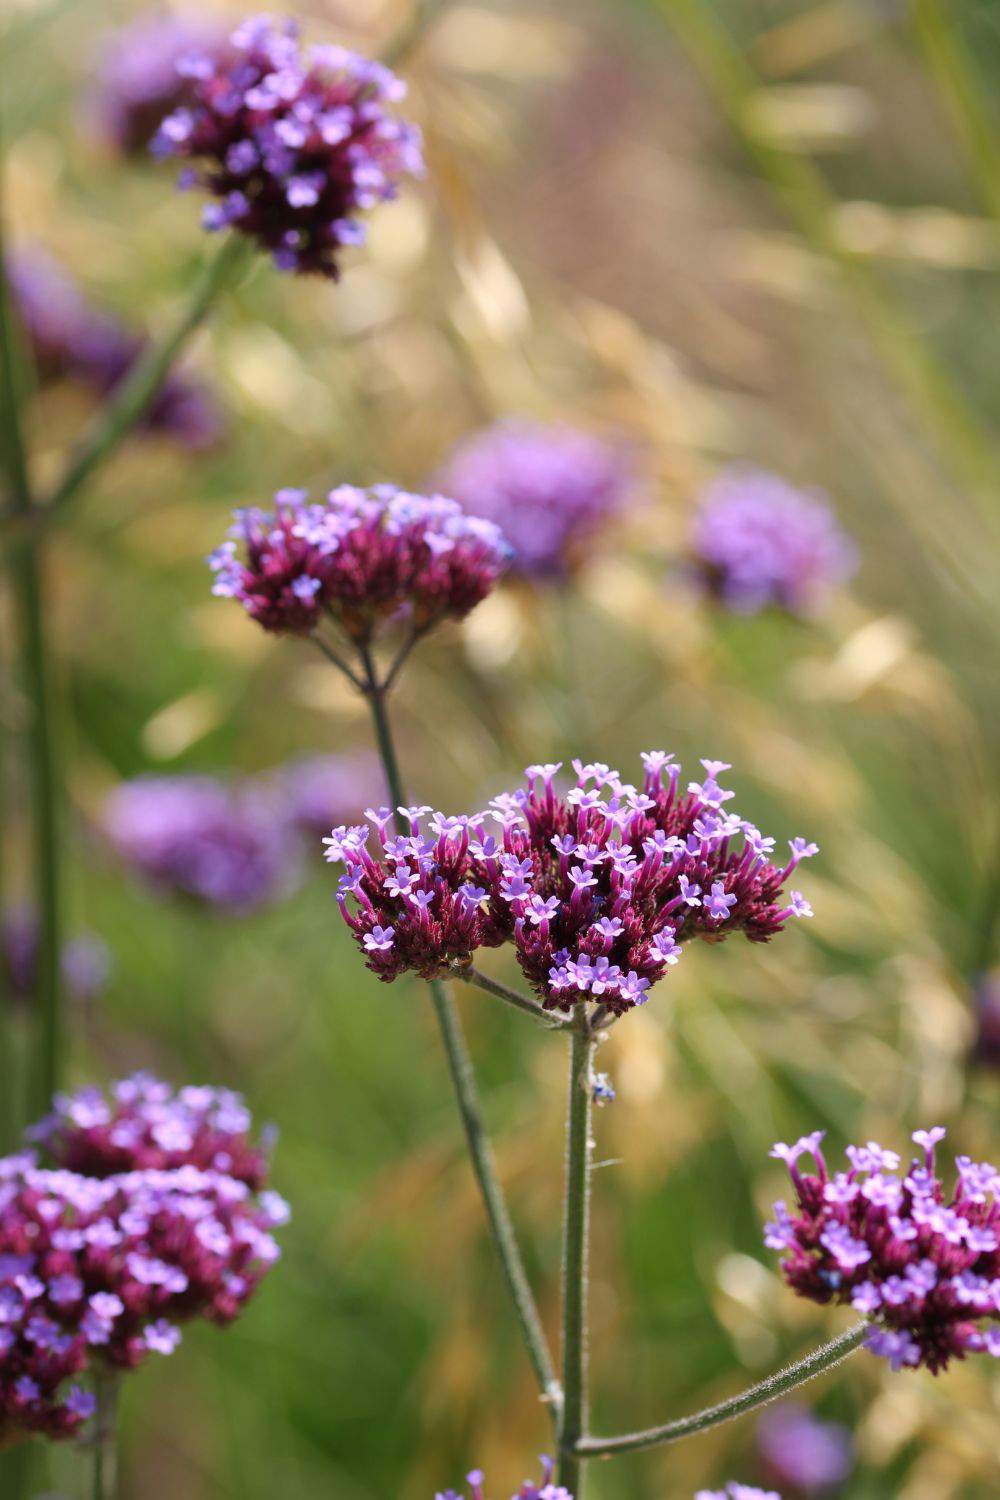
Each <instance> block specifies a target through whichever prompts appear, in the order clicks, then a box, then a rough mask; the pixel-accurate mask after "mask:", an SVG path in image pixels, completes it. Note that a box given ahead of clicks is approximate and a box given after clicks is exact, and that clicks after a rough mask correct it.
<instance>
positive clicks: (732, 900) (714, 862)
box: [325, 751, 818, 1015]
mask: <svg viewBox="0 0 1000 1500" xmlns="http://www.w3.org/2000/svg"><path fill="white" fill-rule="evenodd" d="M642 758H643V762H644V767H645V780H644V782H643V785H642V787H641V788H639V787H636V786H632V785H630V784H628V783H626V782H623V781H622V780H621V778H620V777H619V775H618V773H617V771H612V770H611V769H610V767H608V766H606V765H600V764H597V765H583V764H582V763H581V762H580V761H574V762H573V769H574V771H575V772H576V776H577V779H576V784H575V786H574V787H572V788H571V790H570V791H568V792H567V793H565V794H561V793H559V792H558V791H557V790H556V785H555V778H556V775H557V773H558V772H559V770H560V769H561V767H560V766H559V765H544V766H529V767H528V770H527V773H526V780H527V786H526V788H522V789H520V790H519V791H516V792H512V793H505V794H503V795H502V796H500V797H495V798H494V799H493V801H492V802H491V803H490V806H489V808H488V809H487V810H486V811H485V812H482V813H479V814H477V815H475V816H473V817H457V818H455V817H452V818H449V817H445V816H444V815H443V814H441V813H434V814H433V815H432V816H431V817H430V819H429V823H428V831H427V832H425V831H424V827H423V820H424V818H425V817H426V815H427V814H429V813H431V809H430V808H429V807H415V808H401V809H400V810H399V811H400V815H401V816H402V818H403V819H404V822H405V824H406V827H407V829H408V832H407V833H406V834H405V835H403V836H400V835H398V834H392V833H390V831H389V824H390V821H391V814H390V810H389V809H388V808H382V809H369V812H368V814H367V816H368V818H369V821H370V822H371V823H372V824H373V825H374V828H375V833H376V839H377V843H378V846H379V848H378V852H377V853H376V854H373V853H372V852H371V850H370V849H369V847H368V844H369V833H370V831H369V829H368V828H366V827H343V828H337V829H334V831H333V834H332V835H331V837H330V838H328V839H326V840H325V842H326V844H327V847H328V854H327V858H328V859H329V860H331V861H336V862H343V863H344V865H345V866H346V873H345V874H344V875H343V876H342V877H341V881H340V888H339V892H338V897H337V899H338V903H339V905H340V909H341V912H342V913H343V915H344V919H345V921H346V922H347V923H348V925H349V926H350V928H351V930H352V931H353V932H354V935H355V937H356V939H357V942H358V946H359V948H360V949H361V951H362V953H363V955H364V958H365V962H366V963H367V965H368V967H369V968H370V969H371V970H372V971H373V972H374V973H376V974H377V975H378V976H379V978H380V979H383V980H386V981H389V980H393V979H395V978H397V977H398V976H399V975H400V974H402V973H405V972H406V971H408V970H411V971H414V972H416V973H418V974H420V975H422V976H423V977H424V978H431V977H433V976H434V975H435V974H437V973H440V972H442V971H443V970H445V969H446V968H448V967H449V966H451V965H453V964H463V963H468V962H469V961H470V960H471V958H472V955H473V953H474V952H475V951H476V949H477V948H480V947H496V946H498V945H499V944H500V943H504V942H510V943H512V944H513V946H514V951H515V953H516V955H517V960H518V963H519V964H520V967H521V971H522V973H523V974H524V976H525V978H526V979H527V980H528V981H529V982H530V984H531V986H532V988H533V989H534V991H535V993H536V994H537V995H538V997H539V998H540V1000H541V1001H542V1003H543V1005H544V1006H545V1007H546V1008H547V1009H554V1010H563V1011H570V1010H572V1009H573V1007H574V1006H575V1005H577V1004H579V1003H583V1002H586V1001H592V1002H593V1003H594V1004H595V1005H600V1006H603V1007H605V1008H606V1009H607V1010H608V1011H610V1012H612V1013H613V1014H615V1015H620V1014H622V1013H624V1012H625V1011H627V1010H630V1009H631V1008H632V1007H633V1006H636V1005H642V1004H644V1003H645V1001H646V999H647V998H648V996H647V991H648V990H649V989H650V987H651V986H652V985H653V984H654V983H655V982H656V981H657V980H658V979H661V978H662V977H663V976H664V975H665V974H666V973H667V970H668V969H669V968H670V967H672V965H674V964H675V963H676V962H677V960H678V958H679V956H680V952H681V944H682V943H683V942H685V941H686V940H688V939H690V938H695V937H701V938H704V939H706V940H707V941H709V942H718V941H720V940H722V939H724V938H726V937H728V936H729V935H730V934H731V933H733V932H743V933H744V934H745V935H746V936H747V937H748V938H750V939H751V940H752V941H754V942H766V941H768V939H770V938H772V937H774V936H775V934H776V933H778V932H780V931H781V930H782V929H783V927H784V926H785V924H786V922H787V921H788V919H789V917H793V916H795V917H801V916H810V915H811V914H812V912H811V908H810V906H809V903H808V901H806V899H805V897H804V896H802V895H800V894H799V892H797V891H793V892H791V893H790V895H789V896H788V897H787V898H786V897H785V896H784V890H783V887H784V884H785V881H786V880H787V879H788V878H789V876H790V875H791V874H792V873H793V871H794V870H795V869H796V867H797V866H798V864H799V863H800V861H801V860H802V859H804V858H807V857H808V856H810V855H812V854H815V853H817V852H818V851H817V848H816V845H815V844H809V843H807V842H806V840H805V839H801V838H796V839H793V840H792V841H791V843H790V845H789V848H790V857H789V859H788V861H787V862H786V863H785V864H783V865H778V864H773V863H772V862H771V860H770V859H769V858H768V855H769V854H770V853H771V851H772V850H773V848H774V840H773V839H771V838H766V837H764V836H763V835H762V834H761V833H760V831H759V830H758V829H757V828H755V827H754V826H753V824H751V823H747V822H746V821H745V820H744V819H742V818H740V817H739V816H738V815H737V814H736V813H734V812H732V811H731V810H728V809H727V807H726V804H727V802H728V801H729V800H730V798H732V797H733V796H734V795H735V794H734V793H733V792H730V791H727V790H725V789H724V788H723V787H722V786H721V785H720V782H719V780H718V778H719V777H720V776H721V775H722V774H723V773H724V772H725V771H727V770H729V767H728V766H727V765H726V764H725V762H723V761H711V760H708V761H703V762H702V765H703V767H704V768H705V769H704V772H703V779H702V780H701V781H699V782H689V783H688V787H687V791H686V792H685V791H683V790H682V789H681V785H680V778H681V768H680V766H679V765H678V764H677V763H676V762H675V761H674V758H673V756H671V755H667V754H665V753H664V752H663V751H651V752H649V753H647V754H645V755H643V757H642ZM491 830H492V831H491Z"/></svg>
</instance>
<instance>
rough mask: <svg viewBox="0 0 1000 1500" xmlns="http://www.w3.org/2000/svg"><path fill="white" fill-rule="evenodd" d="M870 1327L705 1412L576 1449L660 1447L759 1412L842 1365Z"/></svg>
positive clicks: (590, 1453)
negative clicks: (807, 1382)
mask: <svg viewBox="0 0 1000 1500" xmlns="http://www.w3.org/2000/svg"><path fill="white" fill-rule="evenodd" d="M867 1326H868V1325H867V1324H865V1323H861V1324H859V1325H858V1327H856V1328H852V1329H851V1330H850V1331H849V1332H848V1333H842V1334H841V1335H840V1337H839V1338H836V1339H834V1340H833V1341H832V1342H831V1343H829V1344H824V1345H823V1347H822V1348H820V1349H814V1350H813V1352H812V1353H811V1354H807V1355H806V1357H805V1358H804V1359H800V1360H796V1362H795V1364H793V1365H789V1366H788V1367H787V1368H786V1369H784V1370H779V1371H778V1373H777V1374H776V1375H769V1376H768V1377H767V1379H766V1380H762V1381H761V1382H760V1384H759V1385H754V1386H751V1387H750V1389H749V1390H748V1391H743V1392H741V1394H740V1395H739V1396H732V1397H730V1399H729V1400H728V1401H720V1402H719V1404H718V1406H709V1407H707V1408H706V1409H705V1410H704V1411H700V1412H696V1413H695V1415H694V1416H691V1417H680V1418H679V1419H678V1420H677V1421H676V1422H665V1423H664V1424H663V1426H662V1427H650V1428H648V1429H647V1430H646V1431H644V1432H626V1433H623V1434H622V1435H621V1436H620V1437H584V1438H581V1439H580V1441H579V1442H578V1443H577V1445H576V1451H577V1453H578V1455H579V1456H580V1457H581V1458H584V1459H587V1458H608V1457H610V1456H611V1455H612V1454H614V1453H635V1452H637V1451H638V1450H639V1449H640V1448H656V1447H659V1446H660V1445H661V1444H663V1443H676V1442H678V1441H679V1439H681V1438H686V1437H692V1436H693V1435H694V1434H695V1433H696V1432H706V1431H707V1430H708V1428H710V1427H718V1426H719V1424H720V1423H721V1422H731V1421H732V1420H733V1418H734V1417H742V1416H744V1415H745V1414H746V1413H747V1412H750V1411H756V1410H757V1408H758V1407H761V1406H766V1405H767V1404H768V1402H769V1401H776V1400H777V1399H778V1397H779V1396H785V1395H787V1394H788V1392H789V1391H794V1390H795V1389H796V1387H797V1386H800V1385H804V1384H805V1382H806V1381H807V1380H814V1379H815V1378H816V1376H817V1375H822V1374H823V1372H824V1371H825V1370H831V1369H833V1367H834V1365H839V1364H840V1362H841V1360H844V1359H846V1358H847V1357H848V1355H850V1354H853V1353H854V1351H855V1349H858V1348H860V1346H861V1344H862V1341H863V1340H864V1336H865V1332H866V1330H867Z"/></svg>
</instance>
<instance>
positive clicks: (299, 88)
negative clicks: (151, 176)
mask: <svg viewBox="0 0 1000 1500" xmlns="http://www.w3.org/2000/svg"><path fill="white" fill-rule="evenodd" d="M180 72H181V74H182V75H183V80H184V81H185V82H186V90H185V102H184V103H183V104H182V105H181V107H180V108H179V109H177V110H175V111H174V113H173V114H171V115H168V116H167V118H166V119H165V120H164V121H163V122H162V124H161V126H160V129H159V131H158V133H157V135H156V137H155V138H154V140H153V142H152V150H153V151H154V153H155V154H156V155H157V156H160V157H167V156H174V157H179V158H180V159H182V160H185V161H189V162H194V163H197V164H198V166H197V170H196V171H195V180H196V181H197V182H199V183H200V184H201V186H202V187H204V188H205V189H206V190H207V191H208V192H209V193H211V194H212V196H213V198H214V199H215V201H214V202H213V203H211V204H210V205H209V207H208V211H207V212H206V216H205V219H204V220H203V222H204V224H205V227H206V228H207V229H210V230H215V229H222V228H224V227H230V226H231V227H232V228H234V229H236V230H237V231H238V232H239V233H241V234H246V235H248V236H250V237H251V238H252V239H253V240H255V241H256V242H257V243H258V245H260V246H261V247H262V248H263V249H265V250H267V251H269V252H270V254H271V256H272V258H273V260H274V262H275V264H276V265H277V266H278V267H279V269H281V270H286V271H291V272H294V273H296V274H304V273H309V272H313V273H316V274H318V275H321V276H327V277H331V278H336V277H337V276H338V275H339V266H338V259H337V258H338V254H339V252H340V250H341V249H342V248H343V247H344V246H345V245H353V244H357V243H358V242H359V241H360V240H361V239H362V238H363V232H364V231H363V225H362V224H361V223H360V222H359V220H358V218H357V215H358V214H359V213H362V212H364V211H365V210H367V209H370V208H373V207H375V205H376V204H378V203H381V202H383V201H385V200H387V199H390V198H393V197H395V195H396V193H397V191H398V184H399V181H400V179H401V178H403V177H405V176H419V175H421V174H422V172H423V158H422V155H421V142H420V132H419V130H418V129H417V128H416V126H415V125H411V124H409V123H408V122H407V121H405V120H401V119H399V118H398V117H397V116H395V115H393V114H391V113H390V112H389V110H388V109H387V105H389V104H391V103H394V102H395V101H397V100H398V99H400V98H402V96H403V94H404V93H405V86H404V85H403V84H402V83H401V82H400V81H399V79H397V78H396V77H395V75H394V74H393V73H391V72H390V71H389V69H388V68H386V67H385V66H383V65H382V64H381V63H377V62H372V61H370V60H369V59H367V58H364V57H360V56H358V55H357V54H355V53H352V52H348V51H346V50H345V49H344V48H343V47H324V46H314V47H311V48H309V49H308V50H306V51H305V52H303V51H302V50H301V49H300V47H299V42H298V30H297V27H296V26H295V24H294V22H286V23H284V24H276V23H275V22H274V21H272V20H271V19H270V18H269V17H267V16H257V17H254V18H252V19H250V20H248V21H245V22H244V23H243V24H242V25H241V26H239V27H237V29H236V30H235V31H234V32H233V34H232V36H231V37H230V39H229V42H228V44H227V45H226V46H225V47H224V48H222V49H218V48H215V49H212V48H210V49H209V50H206V51H202V52H201V53H200V54H197V53H196V54H195V55H194V56H189V57H187V58H185V59H183V60H182V61H181V64H180ZM189 180H190V179H188V178H186V179H185V181H186V182H188V181H189Z"/></svg>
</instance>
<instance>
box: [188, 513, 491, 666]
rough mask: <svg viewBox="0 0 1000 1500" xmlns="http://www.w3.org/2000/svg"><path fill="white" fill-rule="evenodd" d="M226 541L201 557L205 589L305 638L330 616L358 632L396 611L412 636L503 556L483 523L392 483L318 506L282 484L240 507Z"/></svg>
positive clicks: (476, 593) (455, 604)
mask: <svg viewBox="0 0 1000 1500" xmlns="http://www.w3.org/2000/svg"><path fill="white" fill-rule="evenodd" d="M232 538H233V539H232V540H230V541H227V542H224V543H223V545H222V546H221V547H219V548H218V549H217V551H216V552H214V553H213V554H212V556H211V557H210V559H209V565H210V567H211V568H212V571H213V572H214V574H215V582H214V584H213V587H212V592H213V593H215V594H218V595H221V596H223V597H225V598H231V599H238V600H239V601H240V603H241V604H242V605H243V608H244V609H245V610H246V611H247V613H248V614H249V615H250V616H251V617H252V618H253V619H254V620H256V621H257V622H258V624H260V625H263V627H264V629H265V630H274V631H284V632H291V633H293V634H300V635H305V634H308V633H309V632H310V631H312V630H314V629H315V628H316V626H317V625H319V624H320V623H321V621H322V619H323V617H324V614H332V615H334V616H335V617H336V619H337V620H338V621H339V622H340V624H341V625H342V626H343V627H344V629H345V630H346V631H347V633H348V634H349V635H350V636H352V637H353V638H354V639H355V640H360V641H367V640H369V639H370V638H371V636H372V635H373V633H374V632H375V630H376V629H377V628H378V626H379V625H380V624H381V623H382V622H383V621H385V620H387V619H389V618H390V617H393V616H398V615H400V614H401V613H404V612H405V613H406V615H407V616H408V617H409V620H410V622H411V625H412V627H413V629H414V630H415V631H417V632H418V633H422V632H424V631H426V630H428V629H429V628H430V627H431V626H432V625H435V624H437V623H438V621H440V620H443V619H445V618H452V619H461V618H462V616H463V615H466V614H468V612H469V611H470V610H471V609H472V608H473V607H474V606H475V605H477V604H478V603H479V602H480V601H481V600H482V599H484V598H485V597H486V595H487V594H488V593H489V592H490V590H491V589H492V588H493V585H494V584H495V583H496V581H497V578H498V577H499V575H500V572H501V570H502V568H503V567H504V564H505V562H506V559H507V546H506V543H505V542H504V539H503V537H502V536H501V534H500V532H499V530H498V528H497V527H496V526H494V525H493V524H492V522H490V521H483V520H480V519H479V517H477V516H466V515H465V514H464V513H463V512H462V510H461V508H460V507H459V506H458V505H456V503H455V502H454V500H446V499H444V498H443V497H442V496H440V495H432V496H431V497H429V498H428V497H427V496H424V495H410V494H407V493H405V492H404V491H403V490H398V489H396V487H395V486H394V485H389V484H379V485H374V486H373V487H372V488H371V489H367V490H363V489H356V488H355V487H354V486H353V485H347V484H345V485H341V486H340V487H339V488H338V489H335V490H331V491H330V494H329V495H328V496H327V498H326V500H325V501H322V502H320V503H318V504H311V503H310V502H309V500H308V498H307V496H306V493H305V491H304V490H279V492H278V494H277V495H276V496H275V509H274V511H273V512H272V513H267V512H265V511H260V510H244V511H238V512H237V516H236V524H235V526H234V527H233V530H232ZM238 542H240V543H242V545H243V554H244V555H243V556H242V557H241V555H240V549H239V548H238V545H237V544H238Z"/></svg>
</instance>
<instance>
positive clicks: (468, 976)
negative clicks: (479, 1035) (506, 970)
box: [453, 963, 571, 1031]
mask: <svg viewBox="0 0 1000 1500" xmlns="http://www.w3.org/2000/svg"><path fill="white" fill-rule="evenodd" d="M453 972H454V973H455V975H456V976H457V977H458V978H459V979H464V980H465V983H466V984H472V985H475V987H476V989H477V990H484V991H485V993H486V994H487V995H493V996H494V998H495V999H497V1000H503V1001H504V1003H505V1004H507V1005H512V1006H514V1007H515V1009H517V1010H520V1011H524V1013H525V1014H526V1015H529V1016H534V1018H535V1020H536V1021H543V1022H544V1023H545V1025H546V1026H547V1028H548V1029H549V1031H568V1030H569V1028H570V1025H571V1022H569V1021H561V1020H560V1019H559V1017H558V1016H554V1015H552V1013H551V1012H550V1011H547V1010H545V1009H544V1007H543V1006H541V1005H539V1004H538V1001H537V1000H531V999H529V997H528V996H527V995H522V994H519V992H518V991H517V990H512V989H509V988H508V986H507V985H505V984H498V983H497V981H496V980H495V979H490V977H489V975H488V974H481V973H480V972H479V970H478V969H476V968H473V966H472V964H461V963H457V964H455V965H454V970H453Z"/></svg>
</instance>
